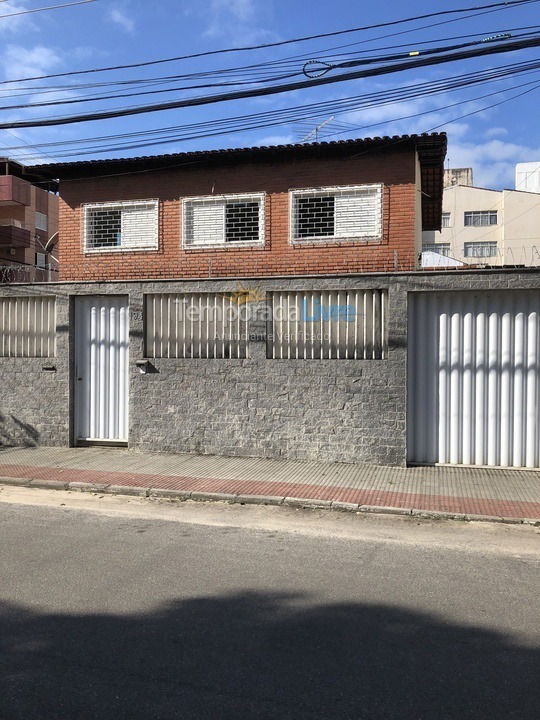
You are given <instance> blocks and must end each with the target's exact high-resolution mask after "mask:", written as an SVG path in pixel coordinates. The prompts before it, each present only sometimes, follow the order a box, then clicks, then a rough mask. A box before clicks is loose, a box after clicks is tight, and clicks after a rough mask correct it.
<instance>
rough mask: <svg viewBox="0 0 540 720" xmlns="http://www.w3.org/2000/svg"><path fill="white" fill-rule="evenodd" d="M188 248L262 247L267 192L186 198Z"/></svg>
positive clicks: (184, 241)
mask: <svg viewBox="0 0 540 720" xmlns="http://www.w3.org/2000/svg"><path fill="white" fill-rule="evenodd" d="M182 207H183V222H182V228H183V244H184V247H212V246H216V245H223V246H226V245H229V244H230V245H262V244H263V243H264V193H256V194H251V195H220V196H212V197H201V198H185V199H184V200H183V202H182Z"/></svg>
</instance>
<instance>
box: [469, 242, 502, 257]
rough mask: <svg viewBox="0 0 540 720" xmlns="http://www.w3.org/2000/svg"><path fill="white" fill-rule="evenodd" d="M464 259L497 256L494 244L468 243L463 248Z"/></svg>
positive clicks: (495, 244)
mask: <svg viewBox="0 0 540 720" xmlns="http://www.w3.org/2000/svg"><path fill="white" fill-rule="evenodd" d="M463 255H464V256H465V257H475V258H486V257H494V256H495V255H497V243H496V242H469V243H465V245H464V246H463Z"/></svg>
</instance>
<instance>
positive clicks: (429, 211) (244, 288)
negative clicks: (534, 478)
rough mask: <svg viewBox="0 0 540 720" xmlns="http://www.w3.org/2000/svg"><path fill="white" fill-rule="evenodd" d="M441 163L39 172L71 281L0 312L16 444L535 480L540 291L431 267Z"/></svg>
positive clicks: (36, 288)
mask: <svg viewBox="0 0 540 720" xmlns="http://www.w3.org/2000/svg"><path fill="white" fill-rule="evenodd" d="M445 150H446V137H445V135H444V134H432V135H422V136H403V137H392V138H373V139H365V140H355V141H346V142H339V143H314V144H312V145H297V146H278V147H263V148H247V149H232V150H222V151H208V152H193V153H181V154H176V155H167V156H156V157H147V158H128V159H120V160H97V161H90V162H76V163H62V164H56V165H42V166H39V167H34V168H30V169H28V172H33V173H35V174H36V175H39V176H41V177H43V178H45V179H47V178H48V179H49V180H50V181H52V182H58V183H59V187H60V195H61V204H60V240H59V248H58V252H59V259H60V263H61V266H60V267H61V270H60V281H59V282H58V283H48V284H41V285H40V284H33V285H10V286H5V287H4V288H3V290H2V293H1V296H0V373H1V375H2V378H3V380H4V387H5V388H7V391H6V392H5V393H4V395H3V397H2V403H0V411H1V417H2V421H1V422H2V425H1V427H0V430H1V433H2V435H1V436H2V437H3V438H4V442H5V443H8V442H12V443H25V444H32V443H41V444H53V445H58V444H60V445H69V444H73V445H85V444H96V443H101V444H103V443H105V444H111V443H112V444H123V445H127V446H128V447H132V448H138V449H142V450H154V451H167V452H178V451H181V452H197V453H213V454H225V455H250V456H259V457H284V458H303V459H310V458H318V459H323V460H327V461H344V462H370V463H382V464H398V465H404V464H405V463H407V462H409V463H435V462H443V463H451V464H466V465H471V464H473V465H474V464H489V465H505V466H508V465H510V466H518V467H525V466H526V467H537V466H539V465H540V448H539V443H538V442H537V438H538V437H539V432H540V418H539V413H538V393H539V392H540V384H539V383H538V380H537V379H538V377H539V376H540V310H539V308H540V273H539V272H538V270H536V269H531V270H530V271H520V272H514V271H508V270H504V269H503V270H476V269H471V268H464V269H463V270H461V269H455V270H453V271H452V272H448V271H446V272H443V271H437V270H435V271H433V270H432V271H426V270H423V271H422V270H421V269H420V268H419V258H420V254H421V237H422V231H434V230H438V229H439V228H440V223H441V205H442V188H443V173H444V168H443V162H444V156H445ZM487 357H489V358H490V366H489V369H488V368H487V366H486V358H487ZM22 377H24V379H25V382H24V383H21V382H20V380H21V378H22ZM510 416H511V418H512V419H511V422H509V420H508V418H509V417H510Z"/></svg>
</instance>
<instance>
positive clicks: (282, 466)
mask: <svg viewBox="0 0 540 720" xmlns="http://www.w3.org/2000/svg"><path fill="white" fill-rule="evenodd" d="M1 484H21V485H30V486H33V487H58V488H63V489H73V490H97V491H99V492H118V493H122V492H123V493H129V494H140V495H150V496H161V497H178V498H180V499H193V500H205V499H208V500H212V499H213V500H227V501H230V502H246V503H248V502H251V503H255V502H260V503H266V504H290V505H309V506H322V507H335V508H338V509H342V510H352V511H365V512H370V511H372V512H376V511H387V512H389V511H392V512H399V513H400V514H422V513H426V512H427V513H435V514H442V515H445V516H452V517H470V518H473V517H480V516H481V517H482V518H483V519H486V518H491V519H501V518H504V519H506V520H514V521H519V522H521V521H523V520H527V521H540V472H539V471H535V470H505V469H488V468H470V467H468V468H456V467H429V468H428V467H422V468H394V467H379V466H373V465H346V464H337V463H336V464H331V465H329V464H326V463H319V462H296V461H291V460H266V459H261V458H231V457H216V456H213V455H187V454H179V455H159V454H154V453H151V454H150V453H147V454H145V453H138V452H134V451H130V450H126V449H119V448H98V447H92V448H6V449H3V450H0V485H1Z"/></svg>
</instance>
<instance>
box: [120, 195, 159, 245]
mask: <svg viewBox="0 0 540 720" xmlns="http://www.w3.org/2000/svg"><path fill="white" fill-rule="evenodd" d="M157 231H158V228H157V203H140V204H133V205H128V204H126V205H124V206H123V207H122V238H121V247H122V248H125V249H126V250H128V249H135V250H136V249H139V248H150V247H157Z"/></svg>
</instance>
